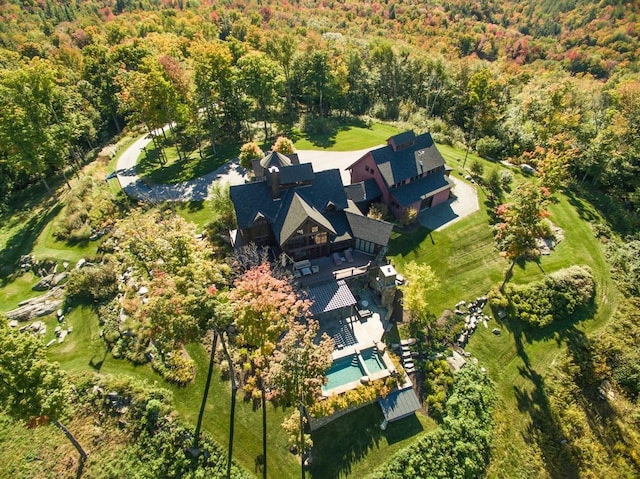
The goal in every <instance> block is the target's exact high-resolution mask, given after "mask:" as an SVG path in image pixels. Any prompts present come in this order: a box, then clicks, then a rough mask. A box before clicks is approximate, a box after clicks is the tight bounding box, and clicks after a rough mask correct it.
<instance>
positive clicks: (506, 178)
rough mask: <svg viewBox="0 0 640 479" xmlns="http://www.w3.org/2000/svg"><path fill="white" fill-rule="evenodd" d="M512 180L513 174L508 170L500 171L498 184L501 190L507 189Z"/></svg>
mask: <svg viewBox="0 0 640 479" xmlns="http://www.w3.org/2000/svg"><path fill="white" fill-rule="evenodd" d="M512 182H513V175H512V174H511V172H510V171H509V170H502V171H500V186H501V187H502V189H503V190H505V191H508V190H509V187H510V186H511V183H512Z"/></svg>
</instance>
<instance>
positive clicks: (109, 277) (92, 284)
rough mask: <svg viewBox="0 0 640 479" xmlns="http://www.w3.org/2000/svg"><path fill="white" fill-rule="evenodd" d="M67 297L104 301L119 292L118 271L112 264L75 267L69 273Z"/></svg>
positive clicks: (79, 299)
mask: <svg viewBox="0 0 640 479" xmlns="http://www.w3.org/2000/svg"><path fill="white" fill-rule="evenodd" d="M66 292H67V297H68V298H70V299H75V300H78V301H96V302H102V301H105V300H108V299H111V298H113V297H114V296H115V295H116V293H117V292H118V284H117V277H116V271H115V269H114V267H113V266H112V265H111V264H104V265H99V266H88V267H85V268H82V269H75V270H73V271H71V273H70V274H69V280H68V281H67V287H66Z"/></svg>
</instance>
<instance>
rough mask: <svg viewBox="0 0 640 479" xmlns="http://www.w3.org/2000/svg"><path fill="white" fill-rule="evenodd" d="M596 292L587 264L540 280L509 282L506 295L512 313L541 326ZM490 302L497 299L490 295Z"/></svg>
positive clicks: (587, 301)
mask: <svg viewBox="0 0 640 479" xmlns="http://www.w3.org/2000/svg"><path fill="white" fill-rule="evenodd" d="M594 295H595V282H594V280H593V276H592V275H591V270H590V269H589V268H588V267H580V266H572V267H571V268H566V269H563V270H560V271H557V272H556V273H553V274H550V275H549V276H547V277H546V278H544V279H543V280H541V281H537V282H535V283H531V284H528V285H523V286H508V287H507V290H506V296H507V298H508V299H509V309H510V312H511V313H512V314H513V316H514V317H517V318H519V319H520V320H522V321H524V322H525V323H527V324H528V325H530V326H535V327H544V326H548V325H549V324H551V323H552V322H554V321H558V320H561V319H565V318H567V317H570V316H571V315H573V314H574V313H575V312H576V311H578V310H579V309H580V308H582V307H584V306H586V305H588V304H590V303H591V301H592V300H593V297H594ZM491 301H492V305H494V304H495V303H496V301H495V299H493V298H492V300H491Z"/></svg>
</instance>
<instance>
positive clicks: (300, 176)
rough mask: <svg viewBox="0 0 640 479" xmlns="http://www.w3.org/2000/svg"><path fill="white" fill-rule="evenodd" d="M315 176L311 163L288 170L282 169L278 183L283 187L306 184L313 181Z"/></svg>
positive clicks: (291, 167)
mask: <svg viewBox="0 0 640 479" xmlns="http://www.w3.org/2000/svg"><path fill="white" fill-rule="evenodd" d="M313 176H314V175H313V167H312V166H311V163H302V164H301V165H291V166H289V167H288V168H282V169H281V170H280V175H279V176H278V182H279V183H280V184H281V185H290V184H292V183H304V182H309V181H312V180H313Z"/></svg>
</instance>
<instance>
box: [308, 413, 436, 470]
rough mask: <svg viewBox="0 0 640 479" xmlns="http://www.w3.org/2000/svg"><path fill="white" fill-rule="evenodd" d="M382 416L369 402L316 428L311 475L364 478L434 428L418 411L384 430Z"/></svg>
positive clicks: (431, 422) (313, 437)
mask: <svg viewBox="0 0 640 479" xmlns="http://www.w3.org/2000/svg"><path fill="white" fill-rule="evenodd" d="M383 419H384V416H383V415H382V411H381V410H380V407H379V406H378V404H370V405H368V406H365V407H363V408H361V409H358V410H356V411H353V412H351V413H349V414H347V415H345V416H342V417H341V418H339V419H337V420H335V421H333V422H331V423H330V424H328V425H326V426H324V427H322V428H320V429H318V430H317V431H315V432H314V433H313V434H312V439H313V444H314V452H313V462H312V465H311V469H310V472H311V477H313V478H318V479H320V478H338V477H364V476H366V475H367V474H370V473H372V472H373V471H374V470H375V469H376V468H378V467H380V466H382V465H383V464H384V463H385V462H386V461H387V460H388V459H389V458H390V457H391V455H393V454H394V453H395V452H396V451H398V450H400V449H402V448H403V447H405V446H408V445H409V444H411V443H412V442H413V441H415V440H416V439H417V438H418V437H420V435H422V434H424V433H426V432H428V431H430V430H432V429H434V428H435V427H436V423H435V422H434V421H433V420H431V419H430V418H429V417H427V416H425V415H423V414H422V413H420V412H418V413H416V414H415V415H413V416H409V417H407V418H405V419H401V420H400V421H397V422H392V423H390V424H389V425H388V427H387V429H386V430H385V431H383V430H381V429H380V424H381V423H382V421H383Z"/></svg>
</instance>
